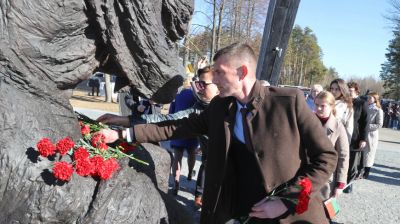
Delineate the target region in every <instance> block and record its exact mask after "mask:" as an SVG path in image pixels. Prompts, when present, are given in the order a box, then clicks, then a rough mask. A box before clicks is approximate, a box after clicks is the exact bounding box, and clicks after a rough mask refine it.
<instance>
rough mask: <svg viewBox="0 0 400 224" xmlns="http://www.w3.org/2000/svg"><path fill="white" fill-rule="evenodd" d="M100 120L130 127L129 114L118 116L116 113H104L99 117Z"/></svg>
mask: <svg viewBox="0 0 400 224" xmlns="http://www.w3.org/2000/svg"><path fill="white" fill-rule="evenodd" d="M97 121H98V122H101V123H104V124H111V125H119V126H123V127H129V118H128V117H127V116H118V115H115V114H103V115H101V116H100V117H99V118H97Z"/></svg>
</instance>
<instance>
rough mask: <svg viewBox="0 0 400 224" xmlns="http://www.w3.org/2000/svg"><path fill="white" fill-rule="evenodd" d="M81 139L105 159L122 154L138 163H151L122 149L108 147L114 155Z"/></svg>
mask: <svg viewBox="0 0 400 224" xmlns="http://www.w3.org/2000/svg"><path fill="white" fill-rule="evenodd" d="M79 141H80V143H81V144H83V145H82V146H85V147H86V148H89V149H90V150H91V151H93V152H94V154H96V155H101V156H102V157H104V158H105V159H109V158H111V157H114V158H121V156H122V157H128V158H130V159H132V160H134V161H136V162H138V163H141V164H144V165H147V166H148V165H149V163H147V162H145V161H143V160H140V159H137V158H135V157H133V156H131V155H128V154H125V153H123V152H122V151H121V150H118V149H114V148H113V147H108V150H110V151H112V152H114V153H115V154H116V155H112V154H111V153H109V152H108V151H101V150H100V149H98V148H95V147H93V146H91V145H90V144H88V143H87V142H85V141H84V140H82V139H80V140H79Z"/></svg>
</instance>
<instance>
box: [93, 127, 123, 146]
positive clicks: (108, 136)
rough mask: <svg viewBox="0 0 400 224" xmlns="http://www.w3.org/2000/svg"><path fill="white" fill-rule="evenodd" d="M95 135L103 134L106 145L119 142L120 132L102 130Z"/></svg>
mask: <svg viewBox="0 0 400 224" xmlns="http://www.w3.org/2000/svg"><path fill="white" fill-rule="evenodd" d="M95 134H102V135H104V137H105V139H104V141H105V143H112V142H115V141H117V140H118V132H117V131H114V130H111V129H102V130H100V131H98V132H96V133H95Z"/></svg>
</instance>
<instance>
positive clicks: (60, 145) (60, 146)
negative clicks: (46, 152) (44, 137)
mask: <svg viewBox="0 0 400 224" xmlns="http://www.w3.org/2000/svg"><path fill="white" fill-rule="evenodd" d="M74 146H75V143H74V142H73V141H72V140H71V139H70V138H68V137H66V138H63V139H61V140H60V141H58V142H57V145H56V149H57V150H58V151H59V152H60V154H61V155H65V154H66V153H67V152H68V151H69V150H70V149H71V148H73V147H74Z"/></svg>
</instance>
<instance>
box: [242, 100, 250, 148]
mask: <svg viewBox="0 0 400 224" xmlns="http://www.w3.org/2000/svg"><path fill="white" fill-rule="evenodd" d="M248 112H249V110H248V109H247V108H246V107H242V108H241V109H240V113H241V114H242V124H243V135H244V141H245V144H246V142H249V140H250V136H249V125H248V123H247V114H248ZM246 145H247V144H246ZM247 148H248V147H247Z"/></svg>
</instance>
